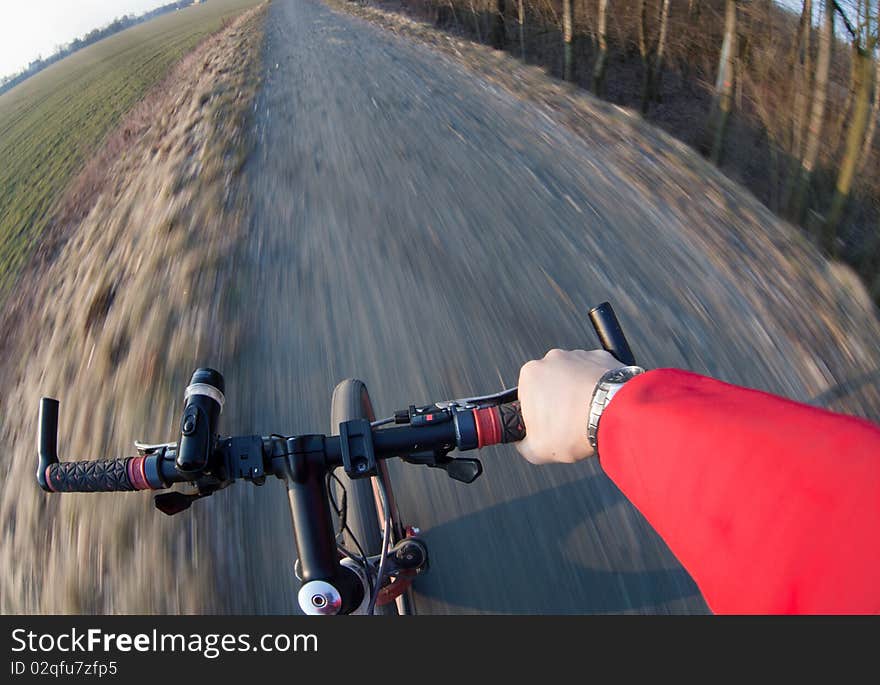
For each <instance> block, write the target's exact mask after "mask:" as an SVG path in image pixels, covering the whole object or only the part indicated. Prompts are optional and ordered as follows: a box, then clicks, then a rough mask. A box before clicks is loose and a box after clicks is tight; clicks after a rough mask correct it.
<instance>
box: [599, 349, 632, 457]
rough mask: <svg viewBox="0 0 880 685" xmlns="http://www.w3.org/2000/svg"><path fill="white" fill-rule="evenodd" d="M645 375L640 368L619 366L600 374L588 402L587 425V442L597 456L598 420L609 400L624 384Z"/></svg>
mask: <svg viewBox="0 0 880 685" xmlns="http://www.w3.org/2000/svg"><path fill="white" fill-rule="evenodd" d="M643 373H645V370H644V369H643V368H642V367H641V366H621V367H619V368H617V369H611V370H610V371H606V372H605V373H604V374H602V377H601V378H600V379H599V382H598V383H596V389H595V390H593V397H592V399H591V400H590V417H589V421H588V424H587V440H589V442H590V446H591V447H592V448H593V450H594V451H595V452H596V453H597V454H598V453H599V420H600V419H601V418H602V413H603V412H604V411H605V408H606V407H607V406H608V403H609V402H611V399H612V398H613V397H614V396H615V395H616V394H617V391H618V390H620V389H621V388H622V387H623V386H624V384H625V383H626V382H627V381H629V380H632V379H633V378H635V377H636V376H638V375H640V374H643Z"/></svg>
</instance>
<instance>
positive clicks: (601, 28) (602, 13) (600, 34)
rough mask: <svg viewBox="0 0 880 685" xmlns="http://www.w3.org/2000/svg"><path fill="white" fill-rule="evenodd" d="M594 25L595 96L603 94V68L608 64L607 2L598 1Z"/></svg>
mask: <svg viewBox="0 0 880 685" xmlns="http://www.w3.org/2000/svg"><path fill="white" fill-rule="evenodd" d="M596 24H597V26H596V38H597V39H598V41H599V54H598V55H597V56H596V64H595V65H594V66H593V92H594V93H596V95H602V94H603V93H604V92H605V67H606V65H607V63H608V35H607V27H608V0H599V13H598V17H597V22H596Z"/></svg>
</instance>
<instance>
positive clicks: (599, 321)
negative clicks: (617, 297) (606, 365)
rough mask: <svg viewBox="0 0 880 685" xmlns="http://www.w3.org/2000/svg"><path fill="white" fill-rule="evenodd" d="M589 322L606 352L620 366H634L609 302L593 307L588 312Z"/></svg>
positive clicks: (632, 356) (633, 358) (634, 360)
mask: <svg viewBox="0 0 880 685" xmlns="http://www.w3.org/2000/svg"><path fill="white" fill-rule="evenodd" d="M590 322H591V323H592V324H593V328H594V329H595V330H596V335H597V336H599V342H600V343H601V344H602V347H603V348H604V349H605V351H606V352H610V353H611V355H612V356H613V357H614V358H615V359H617V361H619V362H620V363H621V364H625V365H626V366H635V363H636V358H635V356H634V355H633V353H632V350H631V349H630V347H629V343H628V342H627V340H626V336H625V335H624V334H623V328H621V327H620V321H618V320H617V315H616V314H615V313H614V309H613V308H612V307H611V303H610V302H603V303H602V304H600V305H599V306H598V307H593V308H592V309H591V310H590Z"/></svg>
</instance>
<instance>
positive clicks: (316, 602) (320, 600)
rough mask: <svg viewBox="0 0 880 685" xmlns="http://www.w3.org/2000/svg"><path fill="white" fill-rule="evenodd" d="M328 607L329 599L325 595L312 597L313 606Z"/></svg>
mask: <svg viewBox="0 0 880 685" xmlns="http://www.w3.org/2000/svg"><path fill="white" fill-rule="evenodd" d="M326 605H327V598H326V597H325V596H324V595H312V606H315V607H318V608H319V609H320V608H321V607H324V606H326Z"/></svg>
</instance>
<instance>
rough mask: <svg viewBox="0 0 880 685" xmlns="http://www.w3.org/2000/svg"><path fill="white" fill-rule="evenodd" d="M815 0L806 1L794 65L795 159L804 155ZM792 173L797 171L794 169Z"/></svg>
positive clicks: (793, 155)
mask: <svg viewBox="0 0 880 685" xmlns="http://www.w3.org/2000/svg"><path fill="white" fill-rule="evenodd" d="M812 16H813V0H804V5H803V11H802V12H801V22H800V27H799V31H798V33H799V39H798V54H797V58H796V61H795V65H794V73H793V74H792V75H793V77H794V88H795V93H794V104H793V105H792V127H791V148H790V152H791V155H792V157H793V158H794V159H798V160H799V159H800V158H801V156H802V155H803V140H804V129H805V128H806V125H807V102H809V98H808V93H809V92H810V78H811V75H812V64H811V62H812V54H811V52H810V38H811V36H812V33H813V30H812V29H813V22H812ZM792 171H796V169H793V170H792Z"/></svg>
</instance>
